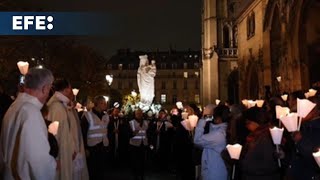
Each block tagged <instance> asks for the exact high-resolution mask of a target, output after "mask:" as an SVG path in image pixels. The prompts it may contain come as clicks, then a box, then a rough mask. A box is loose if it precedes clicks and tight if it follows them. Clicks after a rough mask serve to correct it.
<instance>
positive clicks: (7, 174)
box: [0, 93, 56, 180]
mask: <svg viewBox="0 0 320 180" xmlns="http://www.w3.org/2000/svg"><path fill="white" fill-rule="evenodd" d="M42 106H43V104H42V103H41V102H40V101H39V100H38V99H37V98H36V97H34V96H31V95H29V94H27V93H20V94H19V96H18V97H17V99H16V100H15V101H14V103H13V104H12V105H11V106H10V108H9V109H8V111H7V113H6V115H5V117H4V119H3V126H2V130H1V139H0V149H1V150H0V153H1V155H0V158H1V159H0V163H1V164H2V165H4V179H5V180H11V179H17V178H18V179H24V180H25V179H26V180H29V179H39V180H42V179H46V180H47V179H48V180H53V179H54V178H55V176H56V160H55V159H54V158H53V157H52V156H51V155H50V154H49V151H50V146H49V142H48V131H47V127H46V124H45V122H44V119H43V117H42V114H41V112H40V110H41V108H42Z"/></svg>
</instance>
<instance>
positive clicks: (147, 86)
mask: <svg viewBox="0 0 320 180" xmlns="http://www.w3.org/2000/svg"><path fill="white" fill-rule="evenodd" d="M139 58H140V66H139V68H138V72H137V82H138V87H139V92H140V104H141V107H140V108H142V109H143V110H144V111H146V110H148V109H149V108H150V106H151V104H152V101H153V98H154V77H155V76H156V72H157V68H156V62H155V61H154V60H152V61H151V64H150V65H149V60H148V56H147V55H144V56H139Z"/></svg>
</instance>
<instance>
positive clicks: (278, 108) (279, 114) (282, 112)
mask: <svg viewBox="0 0 320 180" xmlns="http://www.w3.org/2000/svg"><path fill="white" fill-rule="evenodd" d="M289 113H290V109H289V108H287V107H281V106H278V105H277V106H276V117H277V119H280V118H281V117H283V116H286V115H287V114H289Z"/></svg>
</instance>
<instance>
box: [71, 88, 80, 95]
mask: <svg viewBox="0 0 320 180" xmlns="http://www.w3.org/2000/svg"><path fill="white" fill-rule="evenodd" d="M72 92H73V95H75V96H77V95H78V93H79V89H76V88H74V89H72Z"/></svg>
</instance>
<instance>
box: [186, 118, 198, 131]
mask: <svg viewBox="0 0 320 180" xmlns="http://www.w3.org/2000/svg"><path fill="white" fill-rule="evenodd" d="M188 119H189V122H190V127H191V129H194V128H195V127H196V126H197V123H198V119H199V118H198V116H196V115H190V116H189V117H188Z"/></svg>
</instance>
